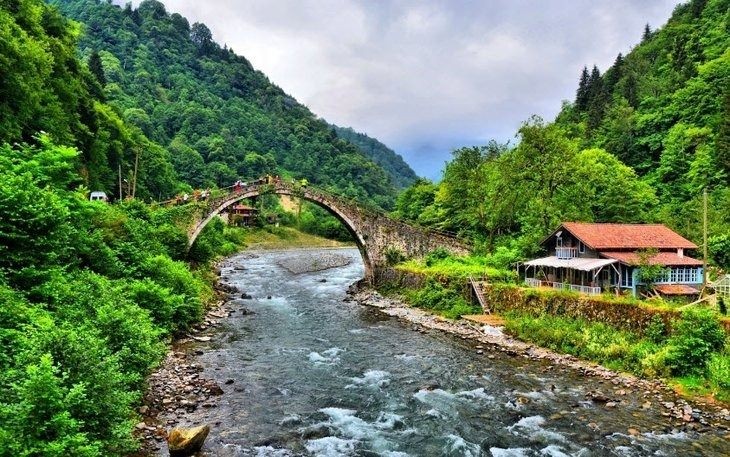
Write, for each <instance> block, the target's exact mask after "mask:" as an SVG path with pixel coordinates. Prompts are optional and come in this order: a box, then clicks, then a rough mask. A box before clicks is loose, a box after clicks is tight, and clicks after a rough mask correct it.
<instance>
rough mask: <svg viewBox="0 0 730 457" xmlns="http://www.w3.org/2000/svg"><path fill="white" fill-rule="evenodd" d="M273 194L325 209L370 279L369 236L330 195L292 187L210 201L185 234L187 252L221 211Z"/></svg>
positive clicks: (250, 189) (254, 189) (255, 189)
mask: <svg viewBox="0 0 730 457" xmlns="http://www.w3.org/2000/svg"><path fill="white" fill-rule="evenodd" d="M269 193H275V194H277V195H289V196H292V197H298V198H301V199H304V200H307V201H310V202H312V203H315V204H316V205H318V206H320V207H322V208H324V209H325V210H326V211H327V212H329V213H330V214H332V215H333V216H334V217H335V218H336V219H337V220H339V221H340V222H341V223H342V225H344V226H345V228H346V229H347V231H348V232H349V233H350V235H352V238H353V239H354V240H355V244H356V245H357V248H358V250H359V251H360V255H361V256H362V259H363V263H364V265H365V277H366V278H372V275H373V270H374V266H375V265H374V264H373V262H372V259H371V255H370V253H369V252H368V248H367V239H368V235H367V234H365V233H362V231H361V230H360V226H359V224H357V223H356V222H355V221H354V220H352V217H351V216H350V215H349V214H348V212H347V211H346V209H345V208H342V207H341V205H338V204H337V201H336V199H334V198H332V197H331V196H327V195H324V194H322V193H321V192H314V191H311V190H309V189H307V188H294V187H293V186H290V185H286V184H283V183H277V184H276V185H273V186H272V185H253V186H247V187H244V188H242V190H241V191H240V192H233V193H231V194H229V195H227V196H225V197H222V198H220V199H217V200H215V201H213V202H212V204H211V206H210V207H209V209H208V212H207V213H206V215H205V216H204V217H203V218H202V219H201V220H200V221H199V222H197V223H196V224H195V225H193V226H192V227H191V229H190V231H189V232H188V249H189V248H190V247H192V245H193V244H194V243H195V240H196V239H197V238H198V236H199V235H200V233H201V232H202V231H203V229H204V228H205V226H206V225H208V223H209V222H210V221H212V220H213V218H215V217H217V216H218V215H219V214H220V213H221V212H222V211H223V210H225V209H226V208H228V207H229V206H231V205H233V204H235V203H237V202H239V201H241V200H245V199H247V198H254V197H258V196H261V195H265V194H269Z"/></svg>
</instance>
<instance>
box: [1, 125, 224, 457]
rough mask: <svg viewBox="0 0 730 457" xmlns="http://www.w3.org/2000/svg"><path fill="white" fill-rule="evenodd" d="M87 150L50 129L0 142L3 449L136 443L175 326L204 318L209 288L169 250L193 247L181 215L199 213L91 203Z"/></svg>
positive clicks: (118, 447)
mask: <svg viewBox="0 0 730 457" xmlns="http://www.w3.org/2000/svg"><path fill="white" fill-rule="evenodd" d="M77 157H78V152H77V151H76V150H75V149H73V148H67V147H60V146H56V145H55V144H53V143H52V142H51V141H50V140H49V139H48V138H47V137H45V136H43V137H39V138H38V139H37V142H36V146H29V145H20V146H16V147H9V146H2V147H0V173H2V175H3V179H2V180H0V228H1V229H2V231H1V232H0V252H1V253H2V255H0V303H2V306H0V344H1V345H2V347H3V351H2V353H0V449H2V452H0V453H2V454H3V455H5V454H6V453H9V454H8V455H83V456H102V455H126V454H129V453H131V452H132V451H134V449H135V448H136V446H137V443H136V442H135V441H134V440H133V439H132V436H131V429H132V426H133V424H134V419H135V414H134V411H133V407H134V406H135V403H136V402H137V401H138V400H139V398H140V397H141V389H142V388H143V383H142V381H143V379H144V377H145V376H146V375H147V374H148V373H149V371H150V370H151V369H152V368H153V367H154V366H155V365H156V364H157V363H158V362H159V360H160V359H161V358H162V356H163V355H164V352H165V345H164V339H165V338H166V336H167V335H170V334H172V333H175V332H179V331H184V330H185V329H187V328H188V327H189V326H190V325H192V323H194V322H195V321H196V320H197V319H199V318H200V316H201V313H202V310H203V303H204V302H205V301H207V300H209V299H210V297H211V292H210V286H209V285H208V284H206V283H205V282H204V281H203V280H202V279H201V278H199V277H198V276H196V275H195V274H194V273H192V272H191V271H190V269H189V267H188V265H186V264H184V263H182V262H179V261H175V260H173V259H172V258H171V256H175V257H177V258H182V257H183V256H184V252H185V247H186V245H187V239H186V238H185V236H184V232H182V233H183V234H182V239H181V228H180V227H181V225H178V224H182V223H184V222H185V220H186V218H189V217H190V214H189V213H185V214H183V213H181V212H180V211H181V210H178V209H173V210H167V209H159V208H157V209H153V208H151V207H149V206H147V205H144V204H142V203H140V202H138V201H130V202H125V203H122V204H118V205H109V204H105V203H98V202H89V201H88V200H87V197H86V190H85V189H84V188H83V187H82V188H79V189H78V190H70V189H71V188H72V187H73V186H74V185H75V184H76V183H77V182H78V180H77V178H76V175H75V173H74V163H75V161H76V158H77ZM216 230H218V232H216ZM211 231H212V232H213V233H214V234H215V235H216V236H212V237H210V238H205V239H206V240H207V243H208V244H207V246H208V248H209V250H210V252H212V253H214V254H218V253H221V252H229V250H230V245H231V243H230V242H228V241H226V240H224V239H223V236H222V229H221V227H219V226H216V225H215V224H212V229H211ZM211 255H212V254H211ZM209 257H210V256H209Z"/></svg>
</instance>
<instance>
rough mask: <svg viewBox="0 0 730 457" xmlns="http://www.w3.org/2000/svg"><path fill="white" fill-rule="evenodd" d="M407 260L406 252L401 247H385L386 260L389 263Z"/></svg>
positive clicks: (391, 264)
mask: <svg viewBox="0 0 730 457" xmlns="http://www.w3.org/2000/svg"><path fill="white" fill-rule="evenodd" d="M404 260H406V256H405V254H403V252H401V250H400V249H398V248H394V247H392V246H389V247H387V248H386V249H385V261H386V262H387V263H388V265H390V266H393V265H397V264H399V263H401V262H403V261H404Z"/></svg>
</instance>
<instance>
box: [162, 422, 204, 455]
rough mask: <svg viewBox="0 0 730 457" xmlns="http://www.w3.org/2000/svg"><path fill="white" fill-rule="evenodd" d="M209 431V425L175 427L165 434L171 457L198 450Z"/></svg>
mask: <svg viewBox="0 0 730 457" xmlns="http://www.w3.org/2000/svg"><path fill="white" fill-rule="evenodd" d="M208 433H210V425H208V424H205V425H201V426H199V427H192V428H182V427H175V428H173V429H172V430H171V431H170V434H169V435H168V436H167V447H168V448H169V449H170V455H171V456H172V457H186V456H190V455H193V454H194V453H196V452H198V451H199V450H200V449H201V448H202V447H203V443H204V442H205V439H206V438H207V437H208Z"/></svg>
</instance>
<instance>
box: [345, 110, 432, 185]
mask: <svg viewBox="0 0 730 457" xmlns="http://www.w3.org/2000/svg"><path fill="white" fill-rule="evenodd" d="M332 127H333V128H334V129H335V132H336V133H337V136H338V137H340V138H342V139H343V140H347V141H349V142H350V143H352V144H354V145H355V146H357V147H358V148H360V150H361V151H362V152H363V153H364V154H365V155H367V156H368V157H370V158H371V159H373V162H375V163H377V164H378V165H380V166H381V167H383V169H384V170H385V171H386V172H388V174H389V175H390V177H391V179H392V180H393V183H394V184H395V185H396V186H397V187H398V188H401V189H402V188H404V187H408V186H410V185H411V184H413V183H414V182H415V181H416V179H418V176H416V173H415V172H414V171H413V169H411V167H410V166H409V165H408V164H407V163H406V162H405V161H404V160H403V157H401V156H400V155H399V154H396V152H395V151H393V150H392V149H390V148H389V147H388V146H386V145H384V144H383V143H381V142H380V141H378V140H376V139H375V138H372V137H369V136H367V135H365V134H364V133H359V132H356V131H355V130H353V129H352V128H351V127H338V126H336V125H333V126H332Z"/></svg>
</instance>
